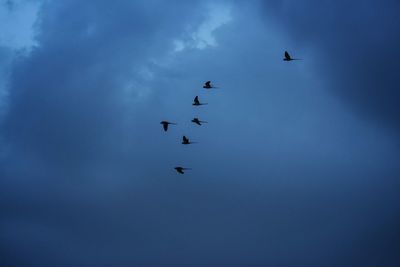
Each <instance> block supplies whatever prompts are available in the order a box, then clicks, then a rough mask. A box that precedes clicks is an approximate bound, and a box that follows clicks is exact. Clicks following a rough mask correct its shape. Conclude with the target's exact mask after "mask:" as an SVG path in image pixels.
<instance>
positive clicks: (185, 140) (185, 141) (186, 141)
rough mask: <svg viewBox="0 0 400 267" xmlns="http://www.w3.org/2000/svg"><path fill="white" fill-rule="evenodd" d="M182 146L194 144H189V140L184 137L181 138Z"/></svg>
mask: <svg viewBox="0 0 400 267" xmlns="http://www.w3.org/2000/svg"><path fill="white" fill-rule="evenodd" d="M182 144H183V145H189V144H196V142H190V141H189V138H187V137H186V136H183V137H182Z"/></svg>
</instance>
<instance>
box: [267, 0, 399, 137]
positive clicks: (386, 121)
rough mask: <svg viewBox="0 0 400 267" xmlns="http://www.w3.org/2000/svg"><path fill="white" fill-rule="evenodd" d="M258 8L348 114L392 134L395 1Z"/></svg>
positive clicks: (269, 4) (395, 125)
mask: <svg viewBox="0 0 400 267" xmlns="http://www.w3.org/2000/svg"><path fill="white" fill-rule="evenodd" d="M264 7H265V8H264V11H265V14H266V17H267V18H269V19H271V18H273V19H276V20H277V21H279V22H278V23H277V24H278V25H280V26H279V27H280V28H281V29H282V30H283V31H285V32H286V33H287V34H288V36H289V37H290V40H291V44H292V47H294V45H296V47H299V48H300V47H302V49H301V50H300V51H304V52H305V53H306V54H305V55H304V56H309V57H310V58H312V59H313V60H315V66H314V69H315V70H316V71H317V72H318V73H319V74H320V75H321V76H322V78H328V79H329V80H330V83H331V90H332V91H333V92H334V93H335V94H336V95H337V96H338V97H340V98H341V99H342V100H343V101H344V102H345V103H347V105H348V107H349V108H350V109H353V110H354V111H355V112H356V113H357V114H358V115H361V116H366V117H367V118H370V119H372V120H374V121H375V123H378V124H380V126H381V127H382V128H386V127H389V128H392V129H393V128H394V130H395V131H396V132H398V129H399V120H398V117H399V115H400V110H399V105H398V103H397V100H398V98H399V96H400V95H399V90H398V83H397V74H398V70H399V68H398V66H397V62H398V61H399V60H400V58H399V53H397V49H398V47H399V45H400V35H399V34H398V31H397V29H398V28H399V26H400V19H399V16H397V11H398V10H399V8H400V6H399V2H398V1H391V0H388V1H383V2H376V1H363V2H358V1H353V2H347V1H313V0H310V1H306V2H304V1H303V2H292V1H279V2H277V1H265V2H264ZM309 51H312V54H311V53H310V52H309ZM293 52H295V51H293Z"/></svg>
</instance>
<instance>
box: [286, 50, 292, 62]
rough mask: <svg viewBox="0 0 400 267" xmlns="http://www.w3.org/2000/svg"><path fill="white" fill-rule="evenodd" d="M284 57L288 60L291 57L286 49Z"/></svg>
mask: <svg viewBox="0 0 400 267" xmlns="http://www.w3.org/2000/svg"><path fill="white" fill-rule="evenodd" d="M285 59H287V60H290V59H291V58H290V55H289V53H288V51H285Z"/></svg>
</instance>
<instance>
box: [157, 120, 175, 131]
mask: <svg viewBox="0 0 400 267" xmlns="http://www.w3.org/2000/svg"><path fill="white" fill-rule="evenodd" d="M160 124H162V125H163V128H164V131H165V132H166V131H168V125H169V124H172V125H176V123H173V122H169V121H162V122H160Z"/></svg>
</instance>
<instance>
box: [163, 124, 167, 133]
mask: <svg viewBox="0 0 400 267" xmlns="http://www.w3.org/2000/svg"><path fill="white" fill-rule="evenodd" d="M163 128H164V131H167V130H168V123H163Z"/></svg>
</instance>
